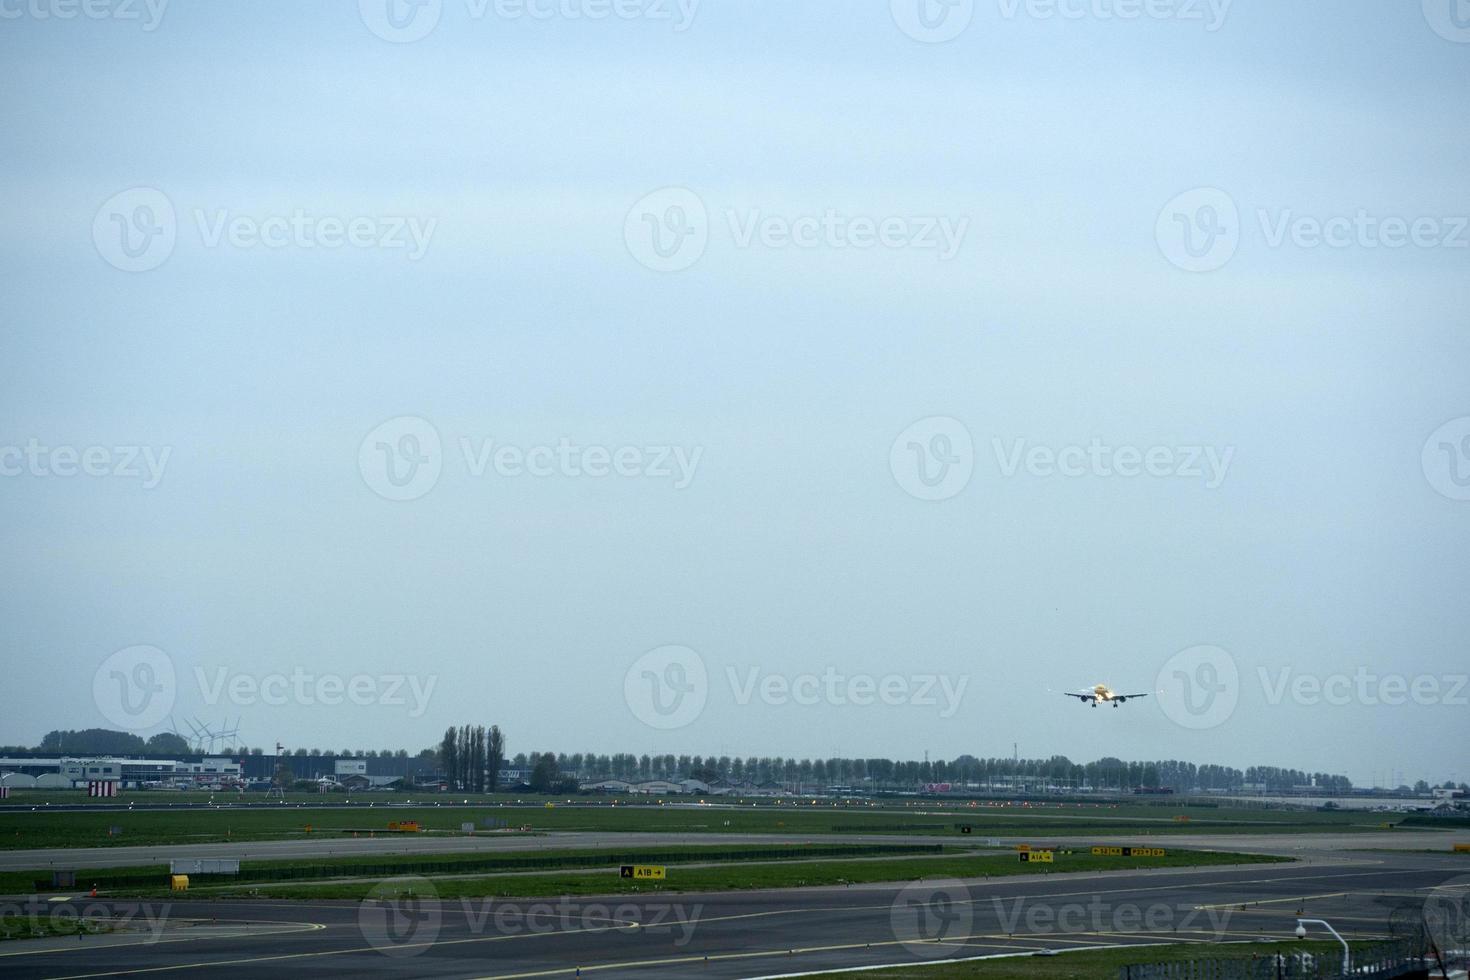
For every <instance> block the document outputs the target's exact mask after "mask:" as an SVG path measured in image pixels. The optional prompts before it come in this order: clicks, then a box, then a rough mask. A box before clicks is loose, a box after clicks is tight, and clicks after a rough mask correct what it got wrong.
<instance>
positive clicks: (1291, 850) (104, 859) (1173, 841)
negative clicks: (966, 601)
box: [0, 830, 1470, 871]
mask: <svg viewBox="0 0 1470 980" xmlns="http://www.w3.org/2000/svg"><path fill="white" fill-rule="evenodd" d="M991 839H993V840H998V841H1000V843H1002V844H1005V845H1010V844H1016V843H1032V844H1057V845H1066V844H1068V843H1074V844H1075V843H1078V842H1079V841H1083V842H1085V843H1089V844H1090V843H1094V840H1093V839H1092V838H1090V837H1089V838H1085V839H1084V838H1078V837H1075V836H1072V837H1049V836H1046V835H1028V836H1024V837H1001V838H987V837H983V836H977V837H961V836H960V835H958V834H949V835H945V836H935V837H928V836H924V837H920V836H912V835H895V834H856V835H852V834H843V835H832V834H806V835H792V834H706V833H687V834H686V833H664V832H650V833H633V832H627V831H564V832H550V833H545V834H536V835H529V836H528V835H506V836H503V837H495V836H480V837H459V836H452V835H450V836H437V835H426V834H420V835H415V836H404V835H387V834H385V835H384V836H382V837H347V836H344V835H328V834H322V835H321V836H319V837H315V838H313V839H311V840H280V841H249V842H246V843H239V844H230V843H222V844H169V845H164V844H143V845H124V846H120V847H81V848H43V849H36V850H10V851H0V871H26V870H34V869H46V868H62V869H75V868H120V867H130V866H136V865H142V864H164V863H167V862H168V861H169V859H170V858H231V857H233V858H241V859H243V860H251V861H267V860H291V859H302V860H304V859H307V858H322V857H345V856H351V855H361V856H364V857H366V856H381V855H385V854H449V853H471V852H483V851H492V852H493V851H538V850H567V849H570V848H615V849H617V850H627V849H629V848H648V847H667V846H672V845H680V844H803V843H807V842H810V843H813V844H820V843H826V844H832V843H837V842H839V841H849V842H850V841H857V842H861V843H878V844H885V843H886V844H897V843H946V844H976V843H981V842H983V841H985V840H991ZM1097 840H1098V841H1104V840H1105V841H1106V843H1109V844H1127V845H1138V846H1145V847H1157V846H1165V847H1188V848H1195V849H1199V850H1217V851H1238V852H1240V851H1243V852H1248V853H1254V854H1285V855H1289V856H1293V857H1297V856H1303V855H1310V854H1314V853H1320V852H1328V851H1340V850H1341V851H1347V850H1365V849H1373V848H1391V849H1396V850H1448V849H1449V847H1450V842H1451V841H1456V840H1465V841H1470V833H1462V834H1459V835H1455V834H1449V833H1446V832H1444V831H1435V830H1425V831H1413V830H1411V831H1391V832H1387V833H1373V832H1368V833H1355V834H1237V835H1228V836H1227V835H1223V834H1161V835H1157V836H1151V835H1131V836H1111V835H1110V836H1107V837H1106V838H1102V837H1099V838H1098V839H1097Z"/></svg>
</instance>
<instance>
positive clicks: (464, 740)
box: [439, 725, 505, 793]
mask: <svg viewBox="0 0 1470 980" xmlns="http://www.w3.org/2000/svg"><path fill="white" fill-rule="evenodd" d="M504 765H505V735H504V734H502V733H501V731H500V726H499V725H491V726H490V727H489V728H488V729H487V728H486V727H485V726H484V725H460V726H459V727H458V728H454V727H450V728H449V729H448V730H447V731H445V733H444V738H443V740H442V741H440V743H439V770H440V772H441V774H442V775H443V778H444V780H445V781H446V782H447V783H448V784H449V788H450V789H461V790H465V791H466V792H470V793H493V792H495V790H496V789H497V788H499V785H500V770H501V767H502V766H504Z"/></svg>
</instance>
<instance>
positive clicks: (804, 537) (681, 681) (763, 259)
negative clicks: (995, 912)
mask: <svg viewBox="0 0 1470 980" xmlns="http://www.w3.org/2000/svg"><path fill="white" fill-rule="evenodd" d="M1463 7H1464V5H1463V3H1461V4H1460V5H1459V7H1458V8H1457V7H1456V4H1455V2H1454V0H1425V3H1424V5H1423V8H1422V9H1421V7H1420V4H1418V3H1413V2H1404V3H1396V4H1384V3H1375V2H1367V0H1363V2H1339V3H1332V4H1329V3H1324V2H1310V3H1291V4H1282V3H1277V2H1271V3H1267V2H1261V0H1253V2H1245V0H1237V2H1235V3H1224V2H1223V0H1215V3H1213V4H1210V3H1206V2H1204V0H1200V2H1195V0H1150V2H1148V3H1131V2H1130V0H1067V2H1065V3H1063V4H1061V5H1060V6H1053V5H1048V4H1045V3H1042V2H1033V3H1029V4H1028V3H1013V2H1012V0H976V2H974V3H973V4H971V3H968V2H965V0H957V2H956V3H955V4H954V5H952V6H944V5H941V4H939V3H933V2H931V3H927V5H926V6H924V7H922V8H921V7H920V6H919V0H893V2H892V3H891V4H890V3H888V2H887V0H865V2H863V3H860V4H839V3H811V4H800V3H771V2H761V3H756V2H742V3H728V2H725V3H714V2H706V3H702V4H697V5H691V3H690V0H685V2H684V4H683V5H682V6H681V5H680V4H679V3H676V2H674V0H617V2H616V3H615V4H614V3H612V2H611V0H554V2H552V0H526V2H525V3H514V2H511V0H501V2H499V3H496V2H491V3H489V5H488V6H487V5H485V4H482V3H480V2H479V0H442V2H434V0H430V2H428V3H426V4H425V5H423V6H419V7H415V6H412V5H410V4H409V3H407V2H406V0H394V2H393V4H392V6H390V5H389V0H363V2H362V3H361V4H359V3H356V2H332V3H321V4H310V5H306V4H297V3H287V2H269V3H249V4H245V3H235V4H228V3H204V2H198V0H195V2H185V0H173V2H171V3H167V4H165V5H160V0H154V3H153V5H152V6H151V7H150V6H148V5H146V4H144V3H143V2H142V0H135V2H133V0H130V2H127V3H124V2H123V0H92V2H91V3H90V4H89V6H88V7H86V8H85V9H83V8H79V7H73V6H71V5H69V4H68V2H67V0H0V80H3V82H4V86H5V91H6V93H7V96H6V98H5V100H4V102H3V105H0V121H3V125H0V160H3V165H4V172H5V178H4V180H3V182H0V206H3V211H4V215H5V220H4V222H3V223H0V250H3V262H4V264H3V268H4V271H3V273H0V275H3V297H4V299H3V303H0V516H3V520H0V536H3V541H4V545H5V554H6V556H7V560H6V561H5V563H4V565H3V567H0V650H3V652H4V657H5V661H6V664H7V671H6V678H5V682H4V685H3V688H0V692H3V693H0V702H3V707H4V710H3V712H0V741H4V742H33V741H35V740H37V739H39V738H40V737H41V735H42V734H44V732H45V731H46V730H48V729H50V728H55V727H78V728H79V727H87V726H91V725H100V726H107V727H118V726H119V725H120V724H122V723H127V725H128V727H132V728H136V729H137V730H139V731H140V733H142V734H148V733H150V732H153V731H158V730H165V729H167V728H168V727H169V725H170V721H169V718H170V717H171V718H173V719H174V720H175V721H176V722H178V723H179V724H180V726H181V727H183V719H185V718H189V717H198V718H201V719H203V720H205V721H209V722H211V723H214V724H216V725H218V724H220V723H221V722H223V721H224V720H225V718H226V717H228V718H229V719H230V720H231V721H232V722H233V720H234V719H235V718H236V717H237V716H238V717H240V719H241V721H240V727H241V734H242V737H243V738H244V740H245V741H246V742H248V743H250V744H252V745H268V744H271V743H273V742H274V741H276V740H277V739H280V740H282V741H284V742H286V743H287V744H288V745H302V746H319V747H322V748H329V747H330V748H344V747H353V748H356V747H365V748H385V747H395V748H396V747H399V746H403V747H407V748H410V749H417V748H419V747H422V746H423V745H426V744H429V743H431V742H433V741H436V740H437V738H438V736H439V735H440V734H441V733H442V732H443V730H444V728H445V727H446V726H448V725H450V724H458V723H462V722H483V723H489V722H497V723H499V724H500V725H501V726H502V727H503V728H504V729H505V730H506V731H507V733H508V737H509V743H510V748H511V750H512V751H524V750H529V749H544V748H555V749H560V750H563V751H599V752H611V751H621V750H627V751H635V752H644V751H649V752H674V753H705V754H707V753H711V752H715V753H728V754H739V755H747V754H786V755H797V756H804V755H812V756H815V755H824V756H825V755H832V754H840V755H888V756H897V757H917V756H919V755H921V754H922V753H923V752H924V751H926V750H927V751H929V752H931V753H932V754H935V755H940V756H946V757H949V756H953V755H956V754H959V753H961V752H971V753H974V754H977V755H982V756H984V755H1008V754H1010V752H1011V745H1012V742H1013V741H1014V742H1018V743H1019V746H1020V751H1021V753H1022V754H1023V755H1028V756H1036V755H1045V754H1050V753H1064V754H1066V755H1068V756H1071V757H1072V758H1074V759H1078V760H1087V759H1092V758H1096V757H1098V756H1101V755H1105V754H1116V755H1120V756H1123V757H1125V758H1176V757H1177V758H1185V759H1191V760H1195V761H1217V762H1225V763H1230V764H1235V765H1246V764H1251V763H1274V764H1280V765H1294V766H1300V767H1303V768H1309V769H1325V770H1329V771H1335V772H1346V773H1347V774H1349V775H1350V776H1352V777H1353V778H1354V779H1355V780H1358V781H1361V782H1367V781H1370V780H1372V779H1374V778H1375V777H1376V778H1379V779H1384V778H1387V776H1388V774H1390V773H1391V772H1394V771H1401V772H1402V773H1403V775H1404V777H1405V778H1408V779H1411V780H1412V779H1413V778H1416V777H1418V776H1425V777H1429V778H1445V777H1447V776H1449V775H1451V774H1454V775H1455V776H1456V778H1458V779H1470V764H1467V763H1466V760H1465V756H1464V745H1465V744H1466V738H1467V736H1470V722H1467V719H1470V689H1467V688H1466V687H1465V675H1466V672H1467V670H1470V667H1467V661H1470V658H1467V656H1466V652H1467V651H1466V635H1467V629H1470V606H1467V603H1466V602H1465V595H1466V593H1467V586H1470V561H1467V555H1470V499H1467V498H1470V486H1467V484H1470V420H1467V417H1470V386H1467V383H1466V382H1467V374H1470V370H1467V369H1470V330H1467V326H1470V323H1467V319H1470V314H1467V311H1470V275H1467V271H1470V229H1467V227H1466V218H1465V216H1466V215H1470V183H1467V179H1466V175H1467V173H1470V128H1467V126H1466V115H1465V95H1466V93H1467V91H1470V85H1467V83H1470V11H1466V10H1464V9H1463ZM68 13H74V14H76V16H73V17H66V16H63V15H65V14H68ZM599 15H606V16H599ZM503 447H509V448H508V449H506V448H503ZM538 447H539V448H538ZM415 460H417V461H418V462H417V463H415ZM415 467H417V468H415ZM1120 469H1121V470H1122V471H1124V472H1125V473H1133V474H1134V475H1131V476H1129V475H1119V470H1120ZM536 473H539V474H541V475H534V474H536ZM598 474H601V475H598ZM395 498H396V499H395ZM671 645H673V646H678V647H682V648H686V649H684V650H674V651H661V650H660V648H663V647H666V646H671ZM137 647H147V648H152V649H143V650H137V649H134V648H137ZM119 651H122V652H121V653H119ZM650 651H655V652H653V653H650ZM170 674H171V677H170ZM1097 682H1106V683H1109V684H1111V685H1113V686H1114V687H1116V688H1117V689H1119V690H1121V691H1125V692H1145V691H1146V692H1154V696H1153V697H1152V698H1150V699H1149V700H1147V701H1144V702H1141V703H1139V704H1136V705H1135V704H1129V705H1127V706H1125V707H1124V708H1123V709H1121V710H1114V709H1111V708H1103V709H1099V710H1092V709H1087V708H1084V707H1081V706H1079V705H1078V704H1077V703H1075V702H1068V701H1067V700H1066V699H1064V698H1062V697H1061V696H1060V694H1059V693H1057V692H1059V691H1062V690H1075V689H1078V688H1080V687H1082V686H1084V685H1091V684H1094V683H1097ZM339 684H340V685H341V690H338V688H337V687H336V686H335V685H339ZM1317 685H1322V686H1323V687H1322V689H1321V690H1319V689H1318V687H1317ZM1400 685H1402V686H1401V687H1400ZM867 701H871V702H872V703H865V702H867ZM334 702H340V703H334Z"/></svg>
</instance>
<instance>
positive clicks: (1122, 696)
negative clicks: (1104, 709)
mask: <svg viewBox="0 0 1470 980" xmlns="http://www.w3.org/2000/svg"><path fill="white" fill-rule="evenodd" d="M1113 697H1115V698H1117V699H1118V700H1120V701H1121V700H1123V699H1124V698H1146V697H1148V695H1147V694H1115V695H1113Z"/></svg>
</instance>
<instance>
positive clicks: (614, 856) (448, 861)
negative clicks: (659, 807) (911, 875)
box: [0, 837, 959, 895]
mask: <svg viewBox="0 0 1470 980" xmlns="http://www.w3.org/2000/svg"><path fill="white" fill-rule="evenodd" d="M628 843H629V844H630V846H629V847H627V848H621V849H609V848H600V849H596V850H592V849H571V848H546V849H545V850H540V849H538V850H536V851H515V852H498V853H497V852H493V851H492V852H486V851H478V852H463V853H448V854H385V855H361V856H338V857H321V858H313V859H312V860H311V861H310V862H304V861H299V860H276V861H241V862H240V874H239V875H238V876H230V877H228V878H221V877H213V876H203V877H198V876H196V882H197V883H200V884H206V885H207V884H208V883H210V882H215V883H219V882H236V883H238V882H273V883H277V884H279V883H282V882H285V881H298V880H303V879H313V878H346V877H353V878H382V877H389V876H393V875H409V874H418V875H444V874H464V873H471V872H501V873H516V872H526V871H545V870H548V869H555V868H558V867H573V868H595V867H604V868H606V867H616V866H618V865H622V864H678V863H683V862H711V861H744V860H758V859H760V860H780V859H783V858H791V859H797V860H809V859H813V858H822V857H885V856H886V857H894V856H901V855H909V854H915V853H920V852H930V851H932V852H934V853H941V852H942V851H950V852H955V851H958V850H959V848H958V847H955V846H951V845H943V846H941V845H938V844H905V843H902V842H900V841H895V842H894V843H892V844H849V843H847V842H844V841H842V840H840V839H833V840H829V841H823V842H822V843H820V844H815V845H814V844H775V843H773V844H719V845H697V844H687V845H674V846H668V847H658V848H639V847H637V838H632V837H630V838H629V840H628ZM75 874H76V882H77V885H76V888H81V889H87V888H90V887H91V886H92V885H94V884H96V885H98V886H99V887H100V888H102V889H104V890H115V889H119V888H128V887H134V888H143V887H152V886H153V885H156V884H158V883H159V882H162V881H164V880H165V879H166V877H167V875H168V865H166V864H147V865H135V866H132V867H120V868H81V869H77V870H76V872H75ZM49 881H50V872H49V871H47V870H41V869H37V870H31V871H4V872H0V895H20V894H26V893H29V892H31V891H32V890H36V891H52V890H53V889H52V888H50V887H49ZM42 883H44V884H42ZM38 885H40V887H37V886H38ZM61 890H62V891H74V890H76V889H61Z"/></svg>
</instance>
